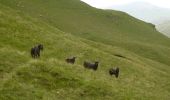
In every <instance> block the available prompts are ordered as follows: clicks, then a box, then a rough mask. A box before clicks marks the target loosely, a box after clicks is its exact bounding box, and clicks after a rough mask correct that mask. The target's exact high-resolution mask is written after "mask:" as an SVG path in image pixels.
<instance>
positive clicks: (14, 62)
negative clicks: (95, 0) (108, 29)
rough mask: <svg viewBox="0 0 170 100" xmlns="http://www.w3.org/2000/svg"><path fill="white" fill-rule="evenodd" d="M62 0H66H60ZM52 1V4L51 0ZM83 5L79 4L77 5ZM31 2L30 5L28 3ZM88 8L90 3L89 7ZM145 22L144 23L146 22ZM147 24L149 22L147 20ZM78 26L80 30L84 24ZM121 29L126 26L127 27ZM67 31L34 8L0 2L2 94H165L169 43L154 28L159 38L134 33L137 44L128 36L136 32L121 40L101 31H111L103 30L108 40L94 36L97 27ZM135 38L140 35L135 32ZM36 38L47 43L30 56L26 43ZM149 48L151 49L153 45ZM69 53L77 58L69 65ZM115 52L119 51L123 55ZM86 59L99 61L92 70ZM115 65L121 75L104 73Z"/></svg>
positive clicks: (42, 98) (4, 97) (37, 99)
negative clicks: (37, 56)
mask: <svg viewBox="0 0 170 100" xmlns="http://www.w3.org/2000/svg"><path fill="white" fill-rule="evenodd" d="M15 1H16V0H15ZM25 1H26V0H25ZM34 1H36V0H34ZM58 1H60V0H58ZM3 2H4V1H3ZM10 2H11V1H9V3H10ZM42 2H43V1H42ZM56 2H57V1H56ZM60 2H64V0H61V1H60ZM75 2H76V1H75ZM39 3H40V2H39ZM53 3H54V4H55V2H53ZM72 3H73V2H72ZM76 3H77V2H76ZM13 5H15V3H13ZM78 5H79V3H78ZM83 5H84V4H82V6H81V5H80V8H81V7H83ZM24 7H25V6H24ZM66 7H68V6H66ZM76 7H78V6H76ZM31 8H32V6H30V9H31ZM64 8H65V7H64ZM89 9H91V8H90V7H89ZM74 10H76V9H74ZM25 12H26V11H25ZM32 12H33V11H32ZM102 12H103V11H102ZM60 13H61V12H60ZM107 13H108V14H110V13H113V14H114V13H115V12H112V11H107ZM117 13H119V12H117ZM120 14H122V13H120ZM121 16H122V17H123V18H122V19H124V18H126V16H127V15H125V14H123V15H121ZM63 17H64V16H63ZM127 17H128V18H131V17H129V16H127ZM132 19H133V18H132ZM63 20H64V19H63ZM65 20H66V19H65ZM134 22H135V21H134ZM139 22H140V21H139ZM135 23H137V22H135ZM141 23H143V22H141ZM120 24H121V23H120ZM143 24H144V25H145V23H143ZM63 25H64V24H63ZM93 25H95V24H93ZM121 25H122V24H121ZM66 26H67V25H66ZM80 26H81V25H80ZM146 26H147V27H148V28H149V27H150V25H147V24H146ZM58 27H60V25H59V26H58ZM119 27H121V26H119ZM122 27H123V26H122ZM141 27H142V26H141ZM80 28H82V30H83V27H80ZM149 30H150V28H149ZM64 31H65V32H64ZM119 31H121V30H119ZM123 31H125V32H126V30H123ZM123 31H122V32H123ZM154 31H155V30H154ZM125 32H124V33H122V35H123V34H125ZM70 33H71V31H70V32H69V33H68V32H67V31H66V30H64V29H63V30H60V29H58V28H57V25H56V26H55V25H53V24H50V23H49V22H48V21H45V20H42V19H41V18H38V17H36V16H34V15H32V14H29V13H24V12H21V11H20V10H18V9H14V8H13V7H12V6H7V5H6V4H4V3H1V4H0V35H1V36H0V80H1V81H0V99H1V100H33V99H34V100H56V99H59V100H62V99H63V100H66V99H71V100H80V98H81V99H84V100H90V99H94V100H95V99H96V100H102V99H107V100H113V99H117V100H125V99H130V100H131V99H135V100H136V99H144V100H150V99H155V100H160V99H164V100H166V99H169V97H170V88H169V86H170V82H169V78H170V75H169V72H170V67H169V66H168V64H169V63H168V60H169V59H168V57H169V56H168V53H169V51H168V50H169V48H168V47H167V45H169V44H168V43H165V44H163V43H164V42H166V41H169V40H168V39H167V38H165V37H163V36H162V35H160V34H159V33H154V32H153V34H152V35H153V38H157V37H156V35H158V36H159V35H160V37H158V38H160V39H161V40H162V41H160V42H159V41H158V42H155V40H152V41H153V42H152V41H150V42H151V43H154V42H155V43H157V44H154V45H151V44H150V43H146V42H144V43H142V42H141V41H142V40H138V39H135V40H133V41H135V43H136V44H134V43H133V41H132V40H131V38H134V37H130V36H131V35H129V37H126V39H125V40H124V43H126V42H127V43H126V44H123V41H121V39H122V38H121V37H113V35H115V34H117V33H116V32H114V31H113V34H105V35H106V36H107V35H110V37H109V36H107V37H108V39H111V38H112V37H113V38H112V39H114V40H113V41H114V43H112V41H111V40H110V41H105V39H103V38H102V36H105V35H102V36H100V37H98V35H97V34H98V32H97V31H96V33H94V35H93V34H89V35H86V36H89V37H86V38H84V36H83V38H82V37H81V36H80V37H77V35H76V36H75V35H74V34H73V33H72V34H70ZM99 33H100V32H99ZM100 34H101V33H100ZM133 34H135V33H133ZM154 34H156V35H154ZM91 36H94V37H95V39H94V40H93V39H91V38H90V37H91ZM125 36H126V34H125ZM132 36H133V35H132ZM141 36H143V35H141ZM154 36H155V37H154ZM136 37H137V36H136ZM161 37H162V38H163V39H162V38H161ZM116 38H118V39H116ZM138 38H140V37H139V36H138ZM143 38H144V37H143ZM147 38H148V37H147ZM123 39H124V38H123ZM91 40H93V41H91ZM118 40H119V41H118ZM129 41H131V42H132V43H131V42H129ZM136 41H137V42H136ZM101 42H103V43H101ZM38 43H42V44H44V46H45V49H44V51H43V52H42V55H41V58H40V59H37V60H34V59H32V58H31V57H30V48H31V47H32V46H34V45H35V44H38ZM136 46H137V47H136ZM140 46H141V47H140ZM139 47H140V48H139ZM145 47H146V48H145ZM128 48H132V49H136V50H138V51H137V52H134V50H128ZM155 48H156V49H155ZM141 49H144V50H145V51H146V54H151V55H154V54H157V55H156V57H160V58H159V59H158V58H154V56H150V55H149V56H150V57H151V58H150V59H148V58H147V57H145V56H146V55H145V53H143V55H144V56H141V54H140V52H139V51H142V50H141ZM146 49H147V50H146ZM153 49H155V50H154V51H153ZM72 55H76V56H77V57H78V60H77V62H76V64H75V65H69V64H67V63H65V61H64V59H65V58H66V57H68V56H72ZM115 55H122V56H123V58H121V57H117V56H115ZM152 57H153V58H152ZM154 59H156V60H154ZM164 59H165V60H164ZM84 60H92V61H95V60H98V61H100V66H99V69H98V70H97V71H96V72H94V71H90V70H87V69H84V68H83V66H82V63H83V61H84ZM159 61H160V62H161V63H160V62H159ZM164 61H166V63H164ZM113 66H119V67H120V70H121V71H120V78H119V79H115V78H114V77H111V76H109V75H108V69H109V68H111V67H113Z"/></svg>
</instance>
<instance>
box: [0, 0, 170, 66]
mask: <svg viewBox="0 0 170 100" xmlns="http://www.w3.org/2000/svg"><path fill="white" fill-rule="evenodd" d="M0 2H1V4H3V5H6V6H8V7H11V8H12V9H16V10H17V11H18V12H19V13H24V14H27V15H29V16H31V17H34V18H37V19H39V20H41V21H44V22H46V23H47V24H49V25H52V26H54V27H56V28H58V29H60V30H62V31H64V32H68V33H71V34H73V35H76V36H79V37H82V38H86V39H89V40H92V41H95V42H100V43H101V42H102V43H104V44H108V45H112V46H119V47H121V48H124V49H126V50H130V51H131V52H134V53H137V54H139V55H140V56H143V57H147V58H149V59H152V60H156V61H158V62H160V63H165V64H167V65H170V62H169V60H168V59H167V57H165V56H168V57H169V56H170V53H167V52H169V50H168V49H166V50H165V53H163V55H162V54H160V53H159V51H162V46H166V47H169V46H170V43H169V42H170V40H169V39H168V38H167V37H165V36H163V35H162V34H160V33H159V32H157V31H156V29H155V27H154V25H151V24H147V23H145V22H142V21H140V20H137V19H135V18H133V17H131V16H129V15H127V14H125V13H123V12H118V11H103V10H99V9H95V8H92V7H90V6H88V5H87V4H85V3H82V2H80V1H79V0H69V1H68V0H50V1H48V2H47V1H46V0H22V1H20V0H0ZM139 48H140V49H139ZM163 48H164V47H163ZM141 49H142V50H141ZM148 50H151V51H152V53H150V52H143V51H148ZM160 57H161V58H162V59H160Z"/></svg>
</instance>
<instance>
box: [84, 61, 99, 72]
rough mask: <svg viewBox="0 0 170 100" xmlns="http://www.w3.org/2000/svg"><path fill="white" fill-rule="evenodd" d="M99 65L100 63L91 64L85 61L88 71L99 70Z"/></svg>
mask: <svg viewBox="0 0 170 100" xmlns="http://www.w3.org/2000/svg"><path fill="white" fill-rule="evenodd" d="M98 64H99V62H97V61H96V62H94V63H90V62H86V61H84V64H83V65H84V67H85V68H88V69H93V70H95V71H96V70H97V68H98Z"/></svg>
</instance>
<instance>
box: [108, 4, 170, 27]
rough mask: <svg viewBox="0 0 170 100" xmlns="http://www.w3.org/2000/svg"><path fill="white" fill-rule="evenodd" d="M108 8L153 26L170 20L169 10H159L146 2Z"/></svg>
mask: <svg viewBox="0 0 170 100" xmlns="http://www.w3.org/2000/svg"><path fill="white" fill-rule="evenodd" d="M110 8H111V9H115V10H120V11H124V12H127V13H129V14H131V15H132V16H134V17H136V18H138V19H141V20H144V21H146V22H150V23H153V24H159V23H162V22H164V21H166V20H170V9H168V8H160V7H157V6H155V5H152V4H150V3H146V2H134V3H131V4H126V5H122V6H112V7H110Z"/></svg>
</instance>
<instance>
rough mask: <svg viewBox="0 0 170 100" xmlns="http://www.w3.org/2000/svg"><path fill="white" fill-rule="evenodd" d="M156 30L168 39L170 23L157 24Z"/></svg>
mask: <svg viewBox="0 0 170 100" xmlns="http://www.w3.org/2000/svg"><path fill="white" fill-rule="evenodd" d="M157 29H158V30H159V31H160V32H162V33H163V34H165V35H166V36H168V37H170V21H166V22H163V23H160V24H158V25H157Z"/></svg>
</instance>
